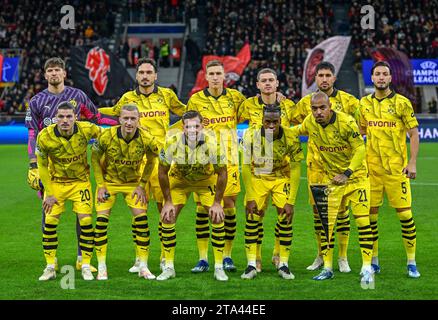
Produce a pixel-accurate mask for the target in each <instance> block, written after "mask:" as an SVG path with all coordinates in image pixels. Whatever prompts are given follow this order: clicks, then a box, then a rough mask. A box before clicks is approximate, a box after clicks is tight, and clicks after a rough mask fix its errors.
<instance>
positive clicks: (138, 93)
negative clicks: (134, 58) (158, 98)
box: [135, 84, 158, 97]
mask: <svg viewBox="0 0 438 320" xmlns="http://www.w3.org/2000/svg"><path fill="white" fill-rule="evenodd" d="M135 93H136V94H137V95H144V96H145V97H149V96H150V95H151V94H152V93H158V86H157V85H156V84H154V90H152V92H151V93H149V94H144V93H141V92H140V87H137V88H135Z"/></svg>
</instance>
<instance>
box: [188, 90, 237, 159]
mask: <svg viewBox="0 0 438 320" xmlns="http://www.w3.org/2000/svg"><path fill="white" fill-rule="evenodd" d="M244 100H245V96H244V95H243V94H241V93H240V92H239V91H237V90H235V89H229V88H224V90H223V91H222V94H221V95H220V96H218V97H213V96H212V95H211V94H210V93H209V92H208V89H207V88H205V89H204V90H202V91H199V92H197V93H195V94H194V95H192V96H191V97H190V99H189V102H188V103H187V110H195V111H198V112H199V113H200V114H201V116H202V117H203V118H204V120H203V123H204V127H205V128H207V129H211V130H213V131H214V132H215V133H216V135H217V136H218V141H219V142H220V143H221V144H223V145H224V147H226V148H227V149H228V155H227V156H228V159H229V161H230V163H232V164H237V163H238V156H237V149H238V148H237V131H236V128H237V112H238V109H239V106H240V105H241V103H242V102H243V101H244ZM221 134H222V135H221ZM221 137H222V139H221ZM224 140H225V141H224Z"/></svg>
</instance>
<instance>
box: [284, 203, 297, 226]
mask: <svg viewBox="0 0 438 320" xmlns="http://www.w3.org/2000/svg"><path fill="white" fill-rule="evenodd" d="M283 214H284V215H285V218H286V221H287V223H291V221H292V218H293V216H294V206H293V205H292V204H289V203H287V204H286V205H285V206H284V211H283Z"/></svg>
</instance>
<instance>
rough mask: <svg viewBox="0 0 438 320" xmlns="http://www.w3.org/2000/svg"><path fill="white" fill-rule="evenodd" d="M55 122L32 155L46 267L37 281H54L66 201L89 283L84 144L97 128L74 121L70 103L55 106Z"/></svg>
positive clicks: (88, 187) (88, 198) (90, 204)
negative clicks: (35, 164) (39, 190)
mask: <svg viewBox="0 0 438 320" xmlns="http://www.w3.org/2000/svg"><path fill="white" fill-rule="evenodd" d="M56 119H57V123H56V124H52V125H50V126H48V127H46V128H44V129H43V130H42V131H41V132H40V133H39V135H38V138H37V147H36V155H37V161H38V167H39V174H40V178H41V181H42V183H43V185H44V201H43V209H44V212H45V224H44V229H43V250H44V256H45V258H46V262H47V267H46V268H45V269H44V272H43V274H42V275H41V277H40V278H39V280H41V281H47V280H52V279H55V278H56V272H55V261H56V250H57V248H58V234H57V230H56V229H57V227H58V223H59V218H60V216H61V213H63V212H64V211H65V202H66V200H71V201H72V202H73V212H75V213H76V214H77V215H78V218H79V224H80V228H81V234H80V238H79V245H80V249H81V251H82V259H83V260H82V277H83V278H84V280H93V279H94V277H93V274H92V273H91V270H90V260H91V256H92V254H93V235H94V234H93V225H92V218H91V214H92V209H93V200H92V197H91V194H92V193H91V183H90V170H89V165H88V163H87V146H88V141H89V140H90V139H92V138H96V137H97V136H98V135H99V132H100V128H99V127H98V126H96V125H94V124H92V123H90V122H80V121H76V115H75V107H74V106H73V105H72V104H71V103H70V102H62V103H60V104H59V105H58V110H57V113H56Z"/></svg>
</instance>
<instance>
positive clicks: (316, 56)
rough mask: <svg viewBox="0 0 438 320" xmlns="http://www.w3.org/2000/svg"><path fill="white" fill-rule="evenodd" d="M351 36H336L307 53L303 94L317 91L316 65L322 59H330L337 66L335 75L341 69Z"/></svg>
mask: <svg viewBox="0 0 438 320" xmlns="http://www.w3.org/2000/svg"><path fill="white" fill-rule="evenodd" d="M350 40H351V37H347V36H335V37H331V38H328V39H327V40H324V41H323V42H321V43H320V44H318V45H317V46H316V47H314V48H313V49H311V50H310V51H309V53H308V54H307V58H306V61H305V62H304V71H303V81H302V85H301V91H302V96H303V97H304V96H305V95H307V94H309V93H311V92H314V91H316V83H315V74H316V66H317V65H318V63H320V62H322V61H328V62H330V63H332V64H333V65H334V66H335V75H337V74H338V72H339V69H341V66H342V62H343V61H344V57H345V54H346V53H347V50H348V46H349V44H350Z"/></svg>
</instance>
